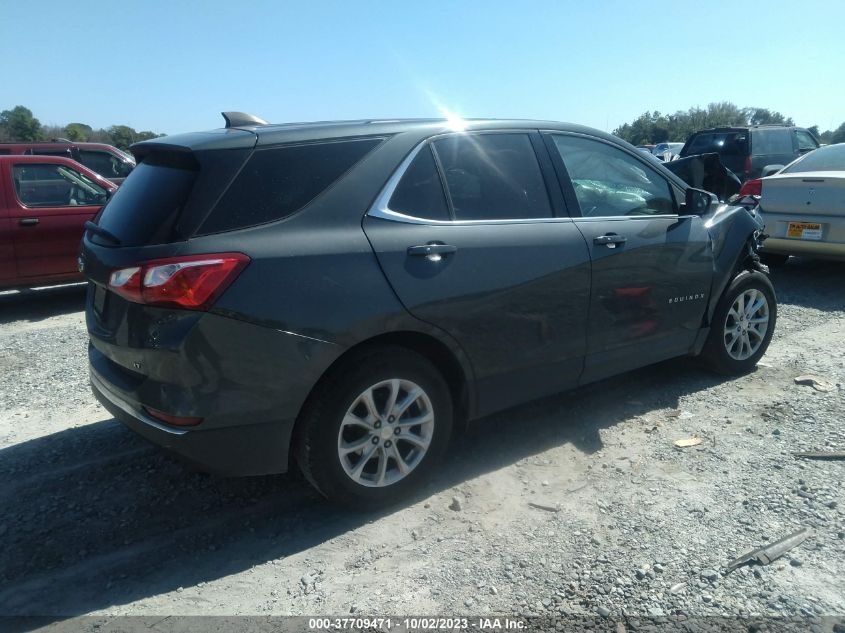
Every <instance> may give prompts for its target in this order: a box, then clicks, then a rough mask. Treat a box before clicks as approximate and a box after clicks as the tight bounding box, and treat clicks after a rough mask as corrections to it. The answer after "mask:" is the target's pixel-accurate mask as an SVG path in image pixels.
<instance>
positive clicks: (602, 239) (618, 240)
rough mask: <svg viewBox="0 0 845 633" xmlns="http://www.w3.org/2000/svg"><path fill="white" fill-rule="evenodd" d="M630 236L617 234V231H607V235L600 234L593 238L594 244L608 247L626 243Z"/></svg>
mask: <svg viewBox="0 0 845 633" xmlns="http://www.w3.org/2000/svg"><path fill="white" fill-rule="evenodd" d="M627 241H628V238H627V237H625V236H624V235H617V234H616V233H607V234H606V235H599V236H598V237H594V238H593V244H597V245H599V246H602V245H604V246H607V247H608V248H616V245H617V244H624V243H625V242H627Z"/></svg>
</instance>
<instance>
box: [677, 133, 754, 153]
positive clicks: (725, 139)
mask: <svg viewBox="0 0 845 633" xmlns="http://www.w3.org/2000/svg"><path fill="white" fill-rule="evenodd" d="M712 152H715V153H717V154H721V155H723V156H747V155H748V132H746V131H745V130H736V131H728V132H701V133H699V134H696V135H695V136H694V137H693V139H692V141H690V143H689V145H688V147H687V148H686V150H684V152H683V155H684V156H693V155H695V154H710V153H712Z"/></svg>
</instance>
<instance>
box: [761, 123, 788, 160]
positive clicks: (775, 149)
mask: <svg viewBox="0 0 845 633" xmlns="http://www.w3.org/2000/svg"><path fill="white" fill-rule="evenodd" d="M751 153H752V154H754V155H755V156H761V155H764V154H791V153H792V134H791V133H790V131H789V128H781V129H776V130H754V131H753V132H752V134H751Z"/></svg>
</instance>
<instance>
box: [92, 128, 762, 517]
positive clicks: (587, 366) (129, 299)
mask: <svg viewBox="0 0 845 633" xmlns="http://www.w3.org/2000/svg"><path fill="white" fill-rule="evenodd" d="M228 120H229V123H230V125H229V126H227V128H226V129H222V130H216V131H211V132H204V133H195V134H183V135H178V136H170V137H165V138H160V139H155V140H151V141H146V142H143V143H140V144H137V145H135V146H133V151H134V153H135V155H136V156H137V157H138V158H139V164H138V167H137V168H136V169H135V171H133V172H132V174H131V175H130V176H129V178H127V180H126V182H125V183H124V184H123V186H122V187H120V188H119V189H118V190H117V192H116V193H115V194H114V196H113V197H112V198H111V200H110V201H109V203H108V204H107V205H106V207H105V208H104V209H103V211H102V212H101V214H100V216H99V217H98V218H97V220H96V225H88V226H89V230H88V232H87V233H86V236H85V238H84V240H83V248H82V254H81V258H80V265H81V267H82V269H83V270H84V272H85V275H86V276H87V277H88V279H89V281H90V287H89V293H88V298H87V310H86V319H87V326H88V332H89V335H90V347H89V360H90V370H91V383H92V386H93V389H94V393H95V395H96V396H97V397H98V399H99V400H100V402H101V403H102V404H103V405H104V406H105V407H106V408H107V409H108V410H109V411H110V412H111V413H112V415H114V416H115V417H117V418H119V419H120V420H121V421H123V422H124V423H125V424H126V425H128V426H129V427H131V428H132V429H134V430H135V431H137V432H138V433H140V434H141V435H143V436H145V437H147V438H148V439H150V440H152V441H154V442H156V443H158V444H160V445H162V446H164V447H166V448H167V449H170V450H172V451H175V452H177V453H180V454H181V455H183V456H185V457H187V458H188V459H190V460H193V461H195V462H199V463H200V464H202V465H204V466H206V467H208V468H211V469H213V470H216V471H220V472H224V473H228V474H240V475H246V474H262V473H273V472H283V471H285V470H287V469H288V461H289V457H293V458H294V459H295V460H296V462H297V463H298V464H299V466H300V467H301V469H302V471H303V472H304V473H305V474H306V476H307V477H308V479H309V480H310V481H311V482H312V483H313V484H314V485H315V486H316V488H317V489H318V490H320V491H321V492H322V493H323V494H325V495H326V496H327V497H329V498H331V499H333V500H335V501H339V502H343V503H346V504H349V505H352V506H354V507H357V508H365V507H375V506H379V505H383V504H385V503H390V502H392V501H394V500H396V499H398V498H400V497H401V496H403V495H405V494H407V493H408V492H409V491H410V490H411V489H412V488H414V487H415V486H417V485H419V484H421V483H422V482H423V481H425V479H426V478H427V477H429V476H430V475H431V474H432V471H433V469H434V468H435V467H436V465H437V463H438V460H439V459H440V457H441V456H442V455H443V452H444V450H445V448H446V445H447V443H448V442H449V439H450V436H451V434H452V428H453V422H454V423H455V424H457V422H458V421H459V420H466V419H471V418H478V417H481V416H484V415H487V414H489V413H492V412H494V411H499V410H502V409H505V408H508V407H511V406H514V405H517V404H520V403H523V402H525V401H527V400H530V399H534V398H538V397H542V396H546V395H549V394H553V393H555V392H559V391H562V390H565V389H568V388H571V387H575V386H578V385H581V384H585V383H589V382H593V381H596V380H599V379H601V378H604V377H606V376H610V375H612V374H617V373H620V372H623V371H627V370H631V369H635V368H638V367H642V366H644V365H647V364H649V363H654V362H658V361H661V360H665V359H667V358H672V357H675V356H683V355H698V354H701V355H703V356H704V357H705V358H706V359H707V360H708V362H709V363H710V365H711V366H713V367H714V368H716V369H717V370H718V371H721V372H725V373H739V372H744V371H748V370H750V369H751V368H752V367H753V366H754V365H755V364H756V362H757V361H758V360H759V358H760V357H761V356H762V355H763V353H764V352H765V350H766V347H767V345H768V343H769V340H770V339H771V336H772V332H773V331H774V326H775V318H776V309H777V307H776V303H775V295H774V291H773V290H772V286H771V284H770V283H769V280H768V278H767V277H766V275H765V273H764V272H762V271H761V269H760V267H759V266H758V265H757V263H756V255H755V250H756V246H757V241H758V237H759V234H760V231H761V229H762V226H763V224H762V222H761V221H760V220H759V218H757V217H756V215H755V214H754V211H753V209H747V208H745V207H727V206H724V205H718V202H717V201H715V200H714V198H713V196H712V195H711V194H708V193H706V192H704V191H700V190H696V189H691V188H688V187H687V185H686V184H685V183H684V182H683V181H682V180H680V179H679V178H677V177H676V176H674V175H673V174H672V173H670V172H669V171H667V170H666V169H665V168H664V167H663V166H662V165H661V164H660V163H658V161H656V160H655V159H654V157H651V156H645V155H643V154H642V153H640V152H639V151H637V150H636V149H635V148H634V147H632V146H631V145H629V144H627V143H625V142H624V141H621V140H620V139H618V138H616V137H614V136H611V135H609V134H605V133H603V132H598V131H596V130H592V129H590V128H585V127H581V126H577V125H568V124H561V123H554V122H541V121H496V120H473V121H464V122H461V123H460V124H457V123H449V122H446V121H442V120H428V121H346V122H334V123H312V124H289V125H267V124H259V123H256V120H255V119H254V118H252V117H247V116H242V115H234V114H230V115H229V119H228Z"/></svg>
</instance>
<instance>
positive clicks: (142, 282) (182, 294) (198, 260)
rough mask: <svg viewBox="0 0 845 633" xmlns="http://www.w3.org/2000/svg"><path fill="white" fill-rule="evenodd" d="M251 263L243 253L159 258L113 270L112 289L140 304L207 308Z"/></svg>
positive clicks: (197, 308)
mask: <svg viewBox="0 0 845 633" xmlns="http://www.w3.org/2000/svg"><path fill="white" fill-rule="evenodd" d="M249 262H250V259H249V257H247V256H246V255H244V254H243V253H212V254H207V255H189V256H187V257H168V258H166V259H156V260H153V261H149V262H146V263H144V264H140V265H138V266H131V267H128V268H121V269H119V270H115V271H112V274H111V276H110V277H109V289H110V290H112V291H113V292H115V293H117V294H119V295H120V296H121V297H124V298H125V299H129V301H134V302H136V303H144V304H148V305H154V306H163V307H172V308H184V309H187V310H207V309H208V308H209V307H210V306H211V304H212V303H214V301H215V299H217V297H219V296H220V295H221V294H222V293H223V291H225V290H226V288H228V287H229V284H231V283H232V282H233V281H234V280H235V278H236V277H237V276H238V274H240V272H241V271H242V270H243V269H244V268H245V267H246V265H247V264H248V263H249Z"/></svg>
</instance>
